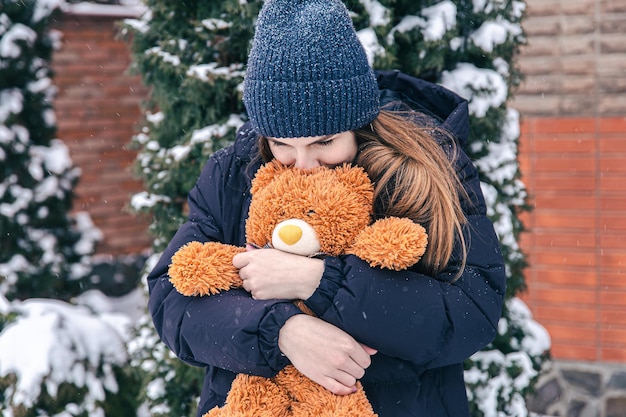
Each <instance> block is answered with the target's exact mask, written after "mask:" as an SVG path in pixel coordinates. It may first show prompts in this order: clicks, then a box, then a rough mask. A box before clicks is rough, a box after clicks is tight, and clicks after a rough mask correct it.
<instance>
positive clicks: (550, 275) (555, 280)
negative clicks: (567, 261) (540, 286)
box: [532, 265, 614, 288]
mask: <svg viewBox="0 0 626 417" xmlns="http://www.w3.org/2000/svg"><path fill="white" fill-rule="evenodd" d="M532 270H533V271H534V272H535V273H536V274H537V276H538V277H540V278H539V279H540V280H541V282H542V283H545V284H553V285H562V286H569V287H570V288H576V287H587V288H589V287H595V286H597V285H598V282H599V280H600V277H598V275H597V273H596V272H597V271H596V270H595V268H568V267H562V266H561V267H552V266H550V267H548V266H546V265H535V266H534V267H533V269H532ZM612 282H614V280H613V281H612Z"/></svg>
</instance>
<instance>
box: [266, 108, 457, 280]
mask: <svg viewBox="0 0 626 417" xmlns="http://www.w3.org/2000/svg"><path fill="white" fill-rule="evenodd" d="M417 118H419V114H417V113H414V112H405V111H403V112H398V111H387V110H381V112H380V114H379V115H378V117H377V118H376V119H375V120H374V121H373V122H372V123H371V124H370V125H367V126H364V127H363V128H361V129H357V130H355V131H354V134H355V136H356V139H357V143H358V146H359V150H358V152H357V157H356V161H355V162H356V164H357V165H360V166H362V167H363V168H364V169H365V171H366V172H367V173H368V175H369V177H370V179H371V180H372V182H373V183H374V215H375V216H376V217H377V218H382V217H386V216H397V217H406V218H409V219H411V220H413V221H415V222H416V223H419V224H421V225H422V226H424V228H426V231H427V233H428V247H427V249H426V252H425V253H424V256H423V257H422V260H421V261H420V265H421V268H422V269H423V270H424V271H425V272H427V273H429V274H433V275H436V274H438V273H439V272H441V271H442V270H443V269H444V268H445V267H446V266H447V264H448V262H449V260H450V258H451V256H452V251H453V249H454V245H455V241H456V239H459V242H460V244H461V247H462V260H461V265H460V269H459V271H458V273H457V274H456V277H458V276H459V275H460V274H461V272H462V271H463V268H464V266H465V258H466V253H467V249H466V246H465V241H464V239H463V233H462V227H463V225H464V224H465V223H466V218H465V215H464V213H463V210H462V209H461V203H460V197H459V195H460V194H462V193H463V192H464V190H463V187H462V186H461V184H460V182H459V180H458V177H457V175H456V171H455V169H454V166H453V164H454V157H455V154H456V151H457V150H456V145H455V143H456V142H455V141H454V139H453V138H452V137H451V135H450V134H449V133H448V132H447V131H445V130H443V129H440V128H437V127H436V126H434V125H432V124H424V123H421V122H417V121H416V120H417ZM419 120H422V118H419ZM424 120H425V119H424ZM437 138H438V139H439V140H438V139H437ZM440 142H443V143H440ZM444 149H446V151H444ZM259 152H260V157H261V159H262V160H263V161H265V162H267V161H269V160H272V159H273V158H274V156H273V155H272V152H271V150H270V148H269V144H268V142H267V138H264V137H261V138H260V140H259Z"/></svg>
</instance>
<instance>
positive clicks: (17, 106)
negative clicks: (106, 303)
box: [0, 0, 139, 417]
mask: <svg viewBox="0 0 626 417" xmlns="http://www.w3.org/2000/svg"><path fill="white" fill-rule="evenodd" d="M63 5H64V1H63V0H0V232H1V236H2V237H1V238H0V416H4V417H29V416H56V417H70V416H81V417H87V416H94V417H98V416H105V415H107V416H120V417H122V416H124V417H125V416H134V415H135V414H136V412H135V410H136V409H137V404H136V403H137V400H136V398H137V393H138V391H139V384H138V383H137V381H139V375H138V372H137V371H136V370H134V369H133V368H131V367H129V366H128V365H129V363H130V362H129V356H128V352H127V348H126V344H127V342H128V339H129V336H130V323H129V320H128V319H127V318H126V317H125V316H122V315H119V314H113V313H111V312H110V311H103V310H102V309H100V310H96V309H94V308H93V305H94V304H99V305H100V307H103V303H102V302H101V303H94V301H95V299H94V297H91V299H90V302H89V305H90V308H87V307H85V306H84V305H83V306H81V305H79V304H80V302H81V301H80V300H81V298H76V296H78V295H79V294H80V293H81V291H82V288H81V284H84V283H86V282H87V281H86V279H87V278H88V277H89V276H90V271H91V261H92V259H93V257H92V255H93V252H94V248H95V244H96V243H97V241H98V240H99V239H100V237H101V233H100V231H99V230H98V229H97V228H96V227H94V225H93V223H92V221H91V218H90V216H89V215H88V214H86V213H73V212H72V202H73V198H74V195H73V189H74V186H75V185H76V183H77V181H78V179H79V175H80V172H79V170H78V168H76V167H75V166H74V165H73V164H72V161H71V159H70V157H69V151H68V148H67V146H66V145H65V144H64V143H63V142H62V141H61V140H60V139H57V138H56V137H55V130H56V119H55V113H54V111H53V108H52V104H53V103H52V100H53V97H54V94H55V88H54V86H53V83H52V71H51V69H50V59H51V54H52V53H53V50H54V49H55V46H57V45H58V43H59V42H58V41H59V36H60V34H59V33H57V32H54V31H51V30H50V29H49V23H50V21H51V19H52V18H53V13H56V12H58V11H59V9H60V8H61V7H62V6H63ZM82 297H85V295H82ZM70 301H71V303H70Z"/></svg>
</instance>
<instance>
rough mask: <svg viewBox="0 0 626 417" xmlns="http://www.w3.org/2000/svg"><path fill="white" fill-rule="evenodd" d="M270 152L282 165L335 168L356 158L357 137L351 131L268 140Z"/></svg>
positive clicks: (304, 167)
mask: <svg viewBox="0 0 626 417" xmlns="http://www.w3.org/2000/svg"><path fill="white" fill-rule="evenodd" d="M267 142H268V144H269V147H270V150H271V151H272V154H273V155H274V158H276V159H277V160H278V161H279V162H280V163H281V164H283V165H293V166H295V167H296V168H302V169H312V168H317V167H319V166H326V167H330V168H332V167H335V166H338V165H341V164H343V163H344V162H352V161H353V160H354V158H355V157H356V151H357V144H356V137H355V136H354V133H352V132H351V131H348V132H342V133H337V134H334V135H328V136H314V137H308V138H267Z"/></svg>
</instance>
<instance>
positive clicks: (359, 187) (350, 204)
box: [246, 161, 373, 256]
mask: <svg viewBox="0 0 626 417" xmlns="http://www.w3.org/2000/svg"><path fill="white" fill-rule="evenodd" d="M251 193H252V201H251V203H250V209H249V217H248V220H247V222H246V236H247V239H248V242H249V243H251V244H253V245H255V246H257V247H273V248H276V249H280V250H283V251H285V252H290V253H295V254H298V255H305V256H312V255H315V254H317V253H323V254H326V255H331V256H337V255H340V254H342V253H344V251H345V250H346V249H347V248H348V247H349V246H350V245H351V244H352V243H353V242H354V240H355V239H356V238H357V236H358V235H359V233H360V232H361V231H362V230H363V229H365V228H366V227H367V226H368V225H369V224H370V223H371V215H372V199H373V186H372V183H371V181H370V180H369V178H368V176H367V174H366V173H365V171H364V170H363V169H362V168H360V167H356V166H351V165H349V164H344V165H342V166H339V167H336V168H326V167H319V168H315V169H313V170H304V169H299V168H294V167H286V166H283V165H281V164H280V163H279V162H277V161H272V162H269V163H267V164H266V165H264V166H263V167H262V168H260V169H259V171H258V172H257V174H256V177H255V178H254V180H253V181H252V189H251Z"/></svg>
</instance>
